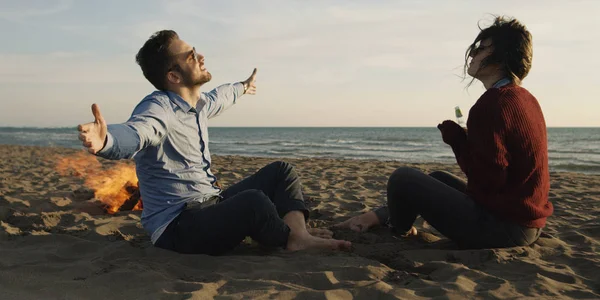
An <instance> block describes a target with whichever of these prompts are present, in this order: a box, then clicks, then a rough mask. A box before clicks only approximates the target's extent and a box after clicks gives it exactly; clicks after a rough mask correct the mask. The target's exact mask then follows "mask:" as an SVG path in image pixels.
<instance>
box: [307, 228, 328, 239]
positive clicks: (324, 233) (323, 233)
mask: <svg viewBox="0 0 600 300" xmlns="http://www.w3.org/2000/svg"><path fill="white" fill-rule="evenodd" d="M306 230H307V231H308V233H310V235H312V236H316V237H320V238H324V239H330V238H332V237H333V232H332V231H331V230H329V229H325V228H306Z"/></svg>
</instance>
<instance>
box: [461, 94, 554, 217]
mask: <svg viewBox="0 0 600 300" xmlns="http://www.w3.org/2000/svg"><path fill="white" fill-rule="evenodd" d="M467 128H468V134H467V135H466V138H463V139H460V140H458V141H456V142H455V143H454V144H453V145H451V146H452V149H453V151H454V154H455V155H456V159H457V161H458V164H459V165H460V168H461V169H462V170H463V172H465V174H466V175H467V178H468V183H467V193H468V194H469V195H470V196H471V197H472V198H473V199H474V200H475V201H477V202H478V203H480V204H482V205H483V206H484V207H486V208H487V209H488V210H489V211H490V212H492V213H493V214H495V215H496V216H498V217H500V218H503V219H506V220H511V221H514V222H517V223H518V224H521V225H523V226H526V227H532V228H542V227H544V225H545V224H546V217H548V216H550V215H552V211H553V207H552V203H550V202H549V201H548V193H549V191H550V174H549V171H548V143H547V138H546V122H545V120H544V116H543V114H542V109H541V108H540V105H539V103H538V101H537V100H536V99H535V97H534V96H533V95H531V94H530V93H529V91H527V90H526V89H524V88H522V87H520V86H517V85H514V84H509V85H506V86H503V87H500V88H491V89H489V90H487V91H486V92H485V93H484V94H483V95H482V96H481V97H480V98H479V100H477V103H475V105H474V106H473V107H472V108H471V110H470V111H469V118H468V120H467Z"/></svg>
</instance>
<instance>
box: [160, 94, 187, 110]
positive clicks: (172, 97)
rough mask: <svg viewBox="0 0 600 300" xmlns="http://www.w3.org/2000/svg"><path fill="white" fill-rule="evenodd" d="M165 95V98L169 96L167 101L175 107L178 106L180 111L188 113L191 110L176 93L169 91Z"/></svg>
mask: <svg viewBox="0 0 600 300" xmlns="http://www.w3.org/2000/svg"><path fill="white" fill-rule="evenodd" d="M166 93H167V96H169V99H170V100H171V101H172V102H173V103H175V104H176V105H177V106H179V108H181V110H183V111H185V112H190V110H192V109H193V107H192V106H191V105H190V104H189V103H187V101H185V100H183V98H181V96H179V95H178V94H177V93H173V92H171V91H166Z"/></svg>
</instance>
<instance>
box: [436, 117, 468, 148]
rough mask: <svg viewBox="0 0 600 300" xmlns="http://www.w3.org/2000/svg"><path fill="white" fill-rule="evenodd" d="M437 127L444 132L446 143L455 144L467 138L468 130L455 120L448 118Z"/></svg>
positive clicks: (443, 138) (443, 136) (443, 137)
mask: <svg viewBox="0 0 600 300" xmlns="http://www.w3.org/2000/svg"><path fill="white" fill-rule="evenodd" d="M437 128H438V129H439V130H440V132H441V133H442V140H444V143H446V144H448V145H450V146H452V145H455V144H456V143H457V142H459V141H460V140H461V139H466V138H467V131H466V130H465V129H464V128H462V127H461V126H460V125H458V124H456V122H454V121H450V120H446V121H444V122H442V124H439V125H438V126H437Z"/></svg>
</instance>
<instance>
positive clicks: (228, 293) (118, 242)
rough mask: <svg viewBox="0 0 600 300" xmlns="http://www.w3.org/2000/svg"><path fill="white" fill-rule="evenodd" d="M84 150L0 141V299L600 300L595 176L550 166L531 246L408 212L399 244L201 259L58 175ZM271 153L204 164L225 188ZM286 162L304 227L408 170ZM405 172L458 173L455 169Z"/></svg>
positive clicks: (376, 193)
mask: <svg viewBox="0 0 600 300" xmlns="http://www.w3.org/2000/svg"><path fill="white" fill-rule="evenodd" d="M81 152H82V151H81V150H76V149H63V148H39V147H26V146H6V145H3V146H0V224H1V226H0V291H1V292H0V294H1V295H0V298H1V299H210V298H212V297H214V296H217V295H218V296H224V298H232V299H240V298H257V299H261V298H277V299H352V298H354V299H375V298H377V299H387V298H403V299H421V298H432V297H439V298H442V299H465V298H470V299H477V298H503V299H504V298H519V299H522V298H536V299H543V298H547V299H560V298H589V299H591V298H600V253H599V249H600V220H599V216H600V206H599V203H600V175H585V174H576V173H552V174H551V180H552V189H551V191H550V198H551V201H552V202H553V204H554V205H555V213H554V215H553V216H552V217H550V218H549V219H548V224H547V227H546V229H545V231H544V233H543V234H542V237H541V238H540V239H539V240H538V241H537V242H536V243H535V244H534V245H532V246H531V247H517V248H509V249H484V250H459V249H457V248H456V246H455V245H454V244H453V243H452V242H450V241H448V240H447V239H445V238H444V237H443V236H441V235H440V234H439V233H437V232H436V231H435V230H434V229H433V228H431V227H429V226H428V225H427V224H425V223H423V222H422V221H421V220H419V221H418V222H417V228H418V229H419V236H418V237H415V238H410V239H396V238H394V237H392V236H391V235H390V234H389V233H388V231H387V230H386V229H383V228H381V229H376V230H373V231H371V232H368V233H364V234H357V233H352V232H348V231H335V236H336V237H338V238H345V239H349V240H350V241H352V242H353V248H352V250H351V251H350V252H329V251H310V252H298V253H287V252H284V251H267V250H265V249H262V248H260V247H258V246H257V245H255V244H253V243H252V242H250V241H246V242H245V243H243V244H242V245H241V246H240V247H239V248H238V249H236V250H234V251H233V252H232V253H230V254H228V255H225V256H218V257H211V256H206V255H181V254H177V253H174V252H169V251H166V250H162V249H158V248H155V247H153V246H152V245H151V243H150V241H149V238H148V236H147V235H146V234H145V232H144V231H143V229H142V228H141V224H140V216H141V212H140V211H123V212H118V213H116V214H114V215H109V214H106V213H105V212H104V210H103V208H102V205H101V204H100V203H99V202H98V201H97V200H96V199H95V198H94V191H93V190H91V189H90V188H89V187H86V186H85V185H84V180H83V178H82V177H81V176H80V175H81V174H76V173H73V174H60V173H59V172H57V169H56V162H57V160H58V159H59V158H60V157H67V158H69V157H77V156H78V154H81ZM86 155H87V154H86ZM88 158H93V157H92V156H91V155H88ZM275 160H276V159H272V158H247V157H235V156H215V157H214V158H213V163H214V164H213V170H214V171H215V173H217V175H218V176H219V178H220V181H221V183H222V184H223V186H224V187H227V186H229V185H231V184H232V183H235V182H237V181H239V180H240V179H242V178H244V177H245V176H248V175H250V174H252V173H253V172H255V171H256V170H258V169H259V168H260V167H262V166H264V165H266V164H267V163H269V162H272V161H275ZM285 161H288V162H290V163H292V164H293V165H295V166H296V167H297V170H298V171H299V174H300V176H301V179H302V181H303V188H304V193H305V194H306V196H307V203H308V205H309V207H310V209H311V221H310V222H309V225H310V226H313V227H327V226H330V225H332V224H335V223H336V222H339V221H341V220H345V219H346V218H348V217H349V216H353V215H356V214H359V213H361V212H365V211H368V210H370V209H372V208H374V207H378V206H379V205H381V204H382V203H384V202H385V187H386V183H387V178H388V176H389V175H390V174H391V173H392V172H393V171H394V170H395V169H396V168H397V167H400V166H403V165H405V164H402V163H401V162H382V161H364V160H333V159H285ZM100 162H101V164H102V166H104V167H106V168H108V169H110V168H112V167H114V166H115V165H116V164H117V163H116V162H112V161H106V160H100ZM127 164H128V165H130V166H133V164H132V163H131V162H127ZM409 166H412V167H415V168H419V169H421V170H424V171H433V170H446V171H450V172H453V173H455V174H459V169H458V168H457V167H456V166H454V165H438V164H418V165H414V164H413V165H409Z"/></svg>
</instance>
